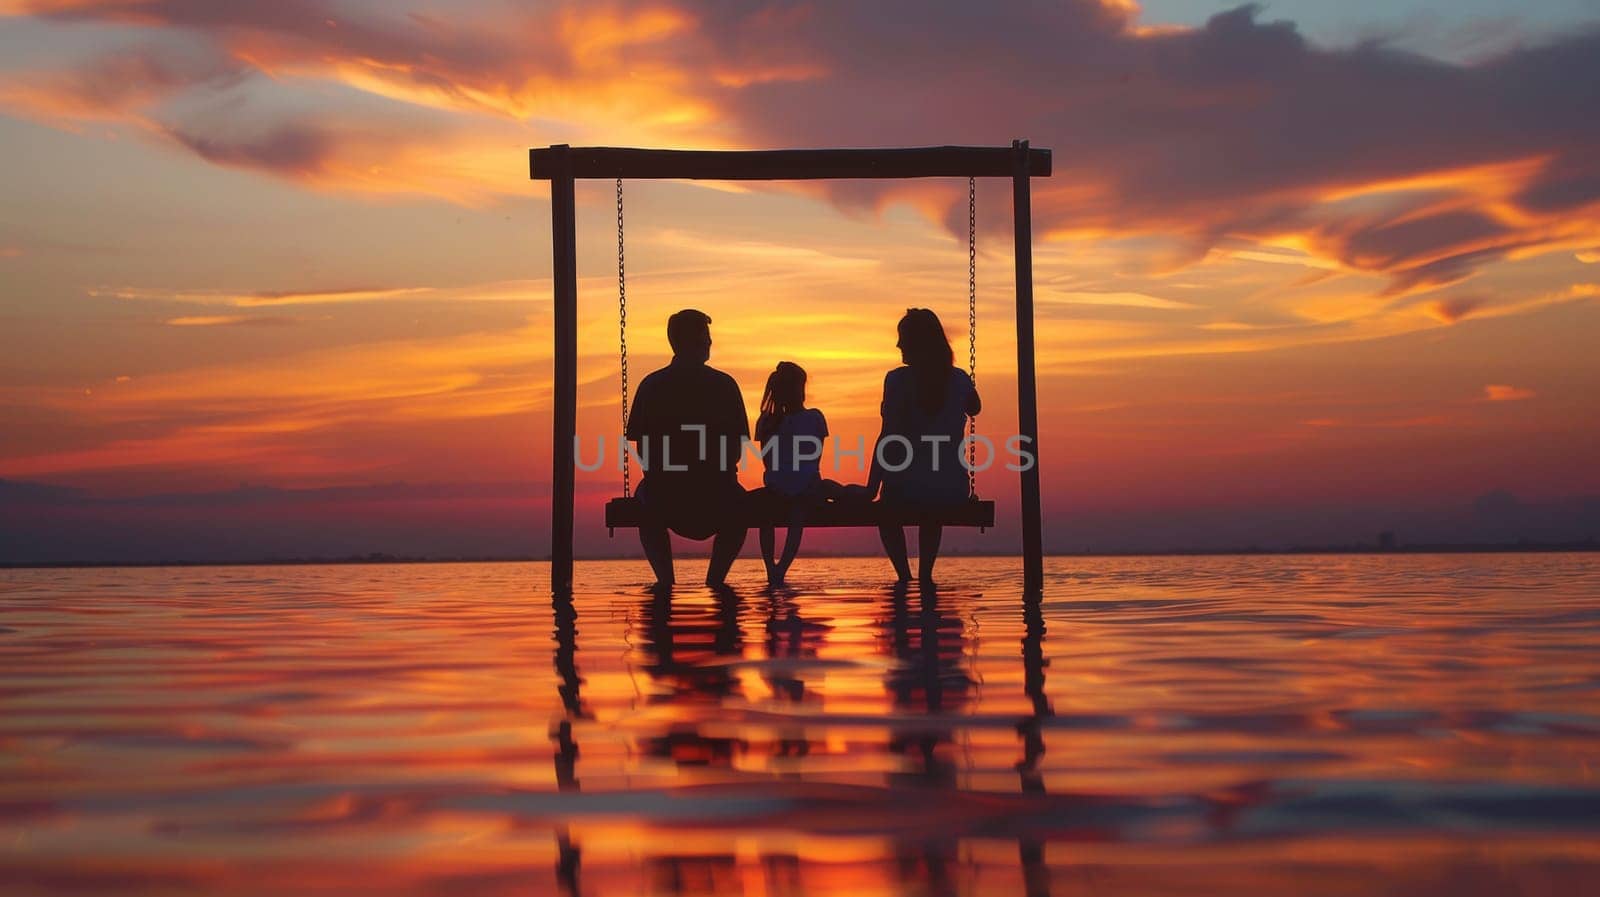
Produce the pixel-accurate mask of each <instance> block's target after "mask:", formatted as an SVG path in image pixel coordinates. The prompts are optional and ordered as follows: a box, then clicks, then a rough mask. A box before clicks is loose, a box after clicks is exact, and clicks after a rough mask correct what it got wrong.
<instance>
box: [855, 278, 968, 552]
mask: <svg viewBox="0 0 1600 897" xmlns="http://www.w3.org/2000/svg"><path fill="white" fill-rule="evenodd" d="M899 331H900V341H899V342H898V343H897V345H898V347H899V349H900V357H901V360H903V361H904V362H905V365H904V366H903V367H898V368H895V369H894V370H892V371H890V372H889V373H888V375H887V376H885V377H884V378H883V405H882V413H883V427H882V430H881V432H880V433H879V434H878V445H877V448H876V450H875V451H874V453H873V463H872V473H871V475H870V476H869V477H868V479H867V490H868V492H869V493H871V494H878V490H879V487H880V486H881V487H882V496H881V500H882V501H883V502H884V503H885V504H894V505H899V506H902V507H914V508H937V507H941V506H948V505H953V504H960V503H961V502H964V501H966V500H967V497H968V496H967V469H966V467H965V466H964V465H963V464H962V461H961V440H962V437H963V436H964V435H965V432H966V425H967V417H968V416H971V415H976V414H977V413H978V411H979V410H980V409H981V408H982V403H981V402H980V401H979V400H978V390H977V389H976V388H975V387H974V386H973V384H972V378H971V377H968V376H967V374H966V372H965V371H963V370H961V369H960V368H957V367H956V366H955V355H954V353H953V352H952V351H951V350H950V340H949V338H947V337H946V336H945V334H944V325H943V324H940V323H939V317H938V315H935V314H934V313H933V311H932V310H930V309H926V308H912V309H907V310H906V314H905V317H903V318H901V319H900V326H899ZM895 437H899V438H895ZM902 465H903V466H902ZM918 529H919V534H918V539H917V549H918V550H917V576H918V578H919V579H922V580H924V581H930V580H932V578H933V562H934V561H935V560H937V559H938V557H939V540H940V537H941V536H942V535H943V527H941V526H939V525H938V524H925V525H923V526H921V527H919V528H918ZM878 535H879V537H880V538H881V539H882V540H883V550H884V552H885V553H886V554H888V555H889V562H890V563H892V564H894V570H895V574H896V575H897V576H899V578H900V580H901V581H902V582H904V581H907V580H909V579H911V566H910V564H909V563H908V562H907V560H906V535H905V531H904V530H903V529H901V528H900V527H898V526H882V527H879V528H878Z"/></svg>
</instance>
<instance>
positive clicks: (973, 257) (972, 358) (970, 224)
mask: <svg viewBox="0 0 1600 897" xmlns="http://www.w3.org/2000/svg"><path fill="white" fill-rule="evenodd" d="M967 376H968V377H969V378H971V380H972V389H973V391H974V392H976V391H977V389H978V183H977V179H976V178H967ZM977 435H978V419H977V418H976V417H968V418H967V495H968V496H969V497H971V498H977V497H978V468H977V457H978V441H977V439H976V437H977Z"/></svg>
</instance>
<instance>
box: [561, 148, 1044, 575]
mask: <svg viewBox="0 0 1600 897" xmlns="http://www.w3.org/2000/svg"><path fill="white" fill-rule="evenodd" d="M529 167H530V172H531V175H532V177H533V178H534V179H536V180H549V181H550V183H551V221H552V242H553V244H554V249H555V258H554V266H553V282H554V294H555V414H554V434H553V435H554V452H553V464H554V471H553V473H554V478H553V483H552V502H551V517H552V520H551V587H552V589H553V591H554V592H555V593H556V594H568V593H570V591H571V586H572V517H573V502H574V482H573V460H574V459H573V451H574V442H575V440H576V434H577V259H576V256H577V249H576V222H575V203H574V181H575V180H576V179H578V178H606V179H614V180H615V181H616V196H617V317H618V336H619V361H620V364H621V384H622V421H623V429H624V430H626V427H627V416H628V343H627V321H628V317H627V311H628V302H627V277H626V267H625V261H626V252H625V249H626V247H625V240H624V230H623V202H622V182H623V180H624V179H625V178H632V179H690V180H695V179H701V180H790V179H818V178H909V177H965V178H966V179H967V324H968V327H967V359H968V362H967V363H968V370H969V373H970V374H971V375H972V376H973V379H974V382H976V375H977V342H976V331H977V268H976V265H977V244H976V229H977V228H976V225H977V205H976V202H977V190H976V178H979V177H1010V178H1011V179H1012V185H1013V189H1012V199H1013V211H1014V224H1015V236H1016V271H1017V280H1016V282H1017V383H1018V386H1017V403H1018V434H1019V435H1021V436H1024V437H1026V438H1027V439H1029V440H1030V441H1029V445H1030V446H1031V447H1032V451H1033V452H1034V453H1035V458H1037V451H1038V412H1037V387H1036V385H1035V382H1034V356H1033V272H1032V265H1033V257H1032V236H1031V231H1032V227H1031V221H1030V199H1029V193H1030V191H1029V181H1030V179H1031V178H1033V177H1048V176H1049V175H1050V151H1049V150H1042V149H1030V148H1029V146H1028V143H1027V141H1025V140H1019V141H1013V142H1012V145H1011V146H1010V147H957V146H946V147H922V148H913V149H882V150H861V149H843V150H840V149H827V150H756V151H697V150H651V149H625V148H615V147H591V148H573V147H569V146H566V145H556V146H551V147H549V148H548V149H534V150H532V151H530V153H529ZM968 428H969V429H968V432H969V436H971V435H975V433H976V430H975V423H974V422H973V421H972V419H971V418H969V419H968ZM967 451H968V458H967V460H968V480H967V482H968V500H967V501H966V502H962V503H959V504H956V505H952V506H948V507H943V508H938V509H910V508H902V507H896V506H893V505H885V504H883V503H880V502H872V503H860V504H853V503H845V502H837V503H836V502H829V503H826V504H824V505H822V506H820V507H818V508H816V509H815V510H814V511H813V512H812V513H810V514H808V515H807V517H806V525H807V526H824V527H858V526H880V525H921V524H938V525H942V526H973V527H989V526H993V525H994V511H995V508H994V502H992V501H984V500H980V499H979V498H978V497H977V481H976V478H975V477H976V474H975V471H974V470H973V464H972V461H973V455H974V451H975V443H974V441H973V440H971V439H969V440H968V449H967ZM1021 477H1022V505H1023V507H1022V525H1023V526H1022V528H1023V558H1024V564H1023V568H1024V585H1025V587H1026V588H1028V589H1037V588H1038V587H1040V586H1041V585H1042V583H1043V578H1044V574H1043V569H1044V568H1043V550H1042V541H1043V540H1042V528H1041V520H1040V516H1041V514H1040V502H1039V473H1038V464H1037V462H1036V463H1034V464H1033V465H1031V466H1030V467H1028V468H1027V469H1026V470H1023V471H1022V472H1021ZM629 485H630V484H629V460H628V452H627V451H626V450H623V451H622V496H621V497H620V498H615V499H612V500H611V501H608V502H607V503H606V506H605V521H606V526H607V527H611V528H616V527H637V526H639V525H640V524H641V523H642V522H643V520H644V518H645V514H644V509H643V508H642V507H641V506H640V504H639V502H638V499H637V498H634V497H633V496H631V495H630V494H629V493H630V489H629ZM743 514H744V518H745V519H744V521H743V522H745V523H746V524H747V525H749V526H783V525H785V524H786V523H787V522H788V515H787V513H786V512H784V511H783V510H782V509H781V508H777V507H763V506H760V505H756V504H752V505H751V506H749V507H748V508H747V510H745V511H744V512H743Z"/></svg>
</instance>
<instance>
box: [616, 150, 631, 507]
mask: <svg viewBox="0 0 1600 897" xmlns="http://www.w3.org/2000/svg"><path fill="white" fill-rule="evenodd" d="M626 262H627V254H626V244H625V243H624V241H623V239H622V178H617V343H618V355H619V356H620V361H621V364H622V436H621V438H619V439H618V440H617V450H618V451H619V452H621V453H622V497H623V498H627V497H628V494H629V493H628V478H629V470H628V269H627V264H626Z"/></svg>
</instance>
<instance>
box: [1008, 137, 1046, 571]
mask: <svg viewBox="0 0 1600 897" xmlns="http://www.w3.org/2000/svg"><path fill="white" fill-rule="evenodd" d="M1011 151H1012V159H1013V161H1012V169H1011V172H1012V173H1011V207H1012V213H1013V217H1014V220H1013V225H1012V226H1013V232H1014V234H1015V238H1016V260H1017V433H1018V434H1019V435H1021V436H1024V437H1026V438H1027V444H1028V448H1029V450H1030V451H1032V452H1033V464H1032V465H1031V466H1030V467H1028V469H1026V470H1024V471H1022V585H1023V588H1024V590H1026V591H1029V592H1035V591H1039V590H1041V589H1043V588H1044V521H1043V517H1042V511H1041V509H1040V506H1039V461H1040V458H1039V385H1038V383H1037V382H1036V380H1035V377H1034V366H1033V202H1032V194H1031V187H1032V185H1031V183H1030V180H1031V175H1032V173H1031V172H1030V171H1029V167H1028V141H1026V140H1013V141H1012V142H1011Z"/></svg>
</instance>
